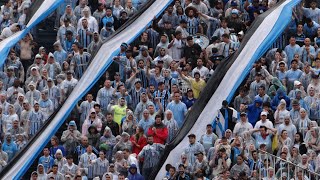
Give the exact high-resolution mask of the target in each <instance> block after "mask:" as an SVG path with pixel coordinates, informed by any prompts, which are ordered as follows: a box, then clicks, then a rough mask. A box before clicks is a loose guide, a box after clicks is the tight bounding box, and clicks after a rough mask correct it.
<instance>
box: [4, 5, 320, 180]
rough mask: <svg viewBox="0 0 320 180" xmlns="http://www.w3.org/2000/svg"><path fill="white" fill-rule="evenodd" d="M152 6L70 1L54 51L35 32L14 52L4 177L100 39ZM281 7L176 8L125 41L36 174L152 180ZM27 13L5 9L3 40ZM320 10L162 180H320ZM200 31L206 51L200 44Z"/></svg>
mask: <svg viewBox="0 0 320 180" xmlns="http://www.w3.org/2000/svg"><path fill="white" fill-rule="evenodd" d="M146 2H147V1H146V0H99V1H98V0H79V2H77V0H65V1H64V3H62V5H61V6H60V7H59V8H58V9H57V11H56V12H55V17H56V19H55V29H56V31H57V38H56V42H52V44H53V48H54V51H53V52H47V50H46V48H45V47H42V46H41V47H39V48H36V47H37V46H39V45H38V44H37V43H36V42H35V41H34V40H33V35H32V34H31V33H29V34H28V35H27V36H26V37H25V38H23V39H22V40H21V41H20V42H19V43H18V44H16V45H15V46H14V48H12V49H11V51H10V53H9V55H8V58H7V59H6V62H5V64H4V65H3V67H1V72H0V105H1V106H0V120H1V121H0V124H1V128H0V133H1V135H2V139H3V140H2V142H1V143H0V147H1V150H0V167H1V168H0V169H2V168H4V167H5V166H6V165H7V164H8V163H9V162H10V160H12V159H13V157H14V156H15V155H16V154H17V153H19V150H20V149H22V148H23V147H24V146H25V145H26V144H27V143H28V141H29V140H30V138H32V137H33V136H34V135H35V134H36V133H37V132H38V130H40V128H41V127H42V126H43V125H44V124H45V123H46V121H47V119H48V118H49V117H50V115H51V114H52V113H54V112H55V111H56V110H57V109H58V108H59V106H60V105H61V104H62V103H63V102H64V100H65V99H66V98H67V97H68V95H69V94H70V92H71V91H72V89H73V88H74V87H75V86H76V84H77V83H78V80H79V79H80V78H81V77H82V75H83V73H84V72H85V71H86V69H87V67H88V66H89V64H90V62H91V59H92V57H94V55H95V54H96V53H97V52H98V48H99V47H100V46H101V44H102V43H103V41H106V40H107V38H108V37H109V36H111V35H112V34H113V33H114V32H115V31H116V30H117V29H119V28H120V27H121V26H122V25H123V24H124V23H125V22H127V21H128V20H129V19H130V18H131V17H132V16H133V15H134V14H135V13H137V12H138V11H139V10H141V9H142V8H143V5H144V4H145V3H146ZM276 3H277V1H275V0H262V1H259V0H251V1H249V0H243V1H242V0H229V1H228V0H224V1H222V0H213V1H208V0H203V1H201V0H193V1H191V0H175V1H174V3H173V4H172V5H170V6H168V8H167V9H166V11H165V12H164V14H163V15H162V16H161V17H160V18H155V19H154V21H153V23H152V25H151V26H150V27H148V28H147V29H146V30H145V31H144V32H143V33H142V34H141V36H139V37H138V38H137V39H136V40H135V41H134V42H133V43H131V44H127V43H122V45H121V47H120V53H119V54H118V55H117V56H115V57H114V58H113V60H114V64H113V65H112V66H111V67H110V68H109V69H108V71H107V72H106V74H105V75H104V77H102V78H101V79H102V81H101V83H100V84H99V85H98V87H100V89H97V90H96V91H97V92H94V91H91V92H90V93H88V94H87V95H86V97H85V100H84V101H80V102H79V103H78V105H77V107H75V108H74V110H73V112H72V114H71V115H70V117H69V118H68V119H69V120H68V121H67V122H66V126H67V127H66V128H65V129H64V131H63V132H62V135H60V134H57V135H56V136H53V137H51V142H50V143H49V144H48V146H46V147H45V148H44V149H43V153H42V155H41V157H40V158H39V159H38V166H37V169H36V171H33V172H32V173H31V177H30V178H31V179H39V180H44V179H57V180H63V179H103V180H105V179H108V180H109V179H111V180H117V179H119V180H121V179H126V178H127V179H129V180H136V179H150V178H149V176H150V173H151V172H152V170H153V168H154V167H155V166H157V163H158V160H159V159H160V157H161V155H162V152H163V150H164V147H165V145H166V144H167V143H169V142H170V141H171V140H172V139H173V138H174V137H175V135H176V134H177V132H178V131H179V129H180V128H181V127H182V125H183V123H184V121H185V117H186V114H187V113H188V111H189V110H190V109H192V106H193V104H194V103H195V102H196V100H197V99H198V98H199V95H200V94H201V92H202V90H203V88H204V87H205V86H206V82H207V81H208V79H209V78H210V77H211V75H213V73H214V71H215V69H216V67H218V65H219V63H220V62H221V61H223V60H224V58H225V57H228V56H229V55H231V54H232V53H233V52H235V51H237V49H238V48H239V46H240V44H241V41H242V38H243V36H244V34H245V33H246V31H247V30H248V28H249V26H250V25H251V23H252V22H253V21H254V19H255V18H256V17H257V16H258V15H260V14H262V13H263V12H265V11H267V10H268V9H269V8H271V7H272V6H274V5H275V4H276ZM30 5H31V1H30V0H23V1H21V0H20V1H19V0H6V1H5V5H3V6H1V9H0V12H1V18H0V20H1V25H0V28H1V35H0V39H5V38H8V37H10V36H11V35H12V34H14V33H15V32H17V31H19V30H21V29H23V28H24V25H25V20H26V13H27V12H28V8H29V7H30ZM318 5H319V4H317V1H312V2H311V3H310V4H306V5H305V4H304V3H301V4H300V5H299V6H298V7H296V8H295V9H294V13H293V16H292V21H291V23H290V24H289V26H288V28H287V30H286V31H285V32H284V36H282V37H280V38H279V39H278V40H277V41H278V42H280V43H278V44H285V45H286V46H281V45H278V44H275V45H274V47H275V48H271V50H269V51H268V52H267V53H266V55H265V56H263V57H262V58H261V59H260V60H258V61H257V62H256V63H255V65H254V67H253V68H252V70H251V71H250V74H249V76H248V78H247V80H246V82H244V83H243V84H242V86H241V87H240V89H239V95H237V96H236V97H235V98H234V100H233V103H230V107H229V103H228V102H227V101H224V102H223V103H222V108H221V109H220V110H218V111H219V114H220V115H219V116H217V117H212V119H213V122H212V124H208V125H207V126H206V127H203V129H205V130H204V131H205V132H204V134H203V135H202V136H201V137H196V136H195V135H194V134H189V135H188V137H189V144H186V146H185V149H184V153H183V154H181V157H177V159H176V162H177V163H176V164H171V165H170V164H167V165H166V166H167V173H166V174H163V179H170V180H182V179H216V180H227V179H249V178H250V179H260V178H263V179H265V180H275V179H279V178H280V177H281V178H285V179H287V178H290V179H291V178H292V179H294V180H295V179H298V180H302V179H303V180H306V179H311V178H316V175H315V174H312V172H315V173H320V155H319V156H318V154H319V151H320V139H319V128H318V124H319V123H320V110H319V109H320V84H319V73H320V49H319V48H318V47H319V46H320V25H319V24H320V9H319V8H318ZM197 33H200V35H199V34H197ZM204 35H205V36H206V37H208V38H209V40H210V44H209V45H208V46H200V45H199V44H197V43H195V41H196V40H199V37H205V36H204ZM196 42H197V41H196ZM47 49H48V47H47ZM218 117H219V118H218ZM222 119H224V121H222ZM222 122H225V123H224V124H221V123H222ZM270 154H274V155H276V156H279V157H280V158H278V159H276V160H275V159H274V158H272V156H271V155H270ZM286 162H292V163H293V164H295V165H296V166H292V165H290V166H289V164H288V163H286ZM298 166H299V167H301V168H297V167H298ZM310 172H311V173H310Z"/></svg>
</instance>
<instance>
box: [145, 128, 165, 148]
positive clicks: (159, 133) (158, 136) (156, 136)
mask: <svg viewBox="0 0 320 180" xmlns="http://www.w3.org/2000/svg"><path fill="white" fill-rule="evenodd" d="M152 128H153V127H152V126H151V127H149V129H148V133H147V134H148V135H152V136H153V142H154V143H160V144H164V143H165V142H166V140H167V137H168V128H167V127H165V126H164V127H162V128H156V132H154V131H153V130H152Z"/></svg>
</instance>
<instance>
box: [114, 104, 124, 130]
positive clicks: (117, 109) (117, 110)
mask: <svg viewBox="0 0 320 180" xmlns="http://www.w3.org/2000/svg"><path fill="white" fill-rule="evenodd" d="M113 109H114V114H113V119H114V121H115V122H116V123H118V124H119V126H120V124H121V119H122V118H123V117H124V116H125V115H126V109H127V106H123V107H121V106H119V105H114V106H113Z"/></svg>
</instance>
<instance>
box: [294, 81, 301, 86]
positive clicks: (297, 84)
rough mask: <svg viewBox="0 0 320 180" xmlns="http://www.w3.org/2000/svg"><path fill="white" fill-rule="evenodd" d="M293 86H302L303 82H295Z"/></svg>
mask: <svg viewBox="0 0 320 180" xmlns="http://www.w3.org/2000/svg"><path fill="white" fill-rule="evenodd" d="M293 84H294V86H299V85H301V82H300V81H294V82H293Z"/></svg>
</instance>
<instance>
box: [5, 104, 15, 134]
mask: <svg viewBox="0 0 320 180" xmlns="http://www.w3.org/2000/svg"><path fill="white" fill-rule="evenodd" d="M14 120H19V117H18V115H17V114H16V111H15V109H14V106H13V105H12V104H9V107H8V115H7V116H6V118H4V119H3V122H2V123H3V124H2V128H3V132H4V133H7V132H8V130H9V129H11V128H12V124H13V121H14Z"/></svg>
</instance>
